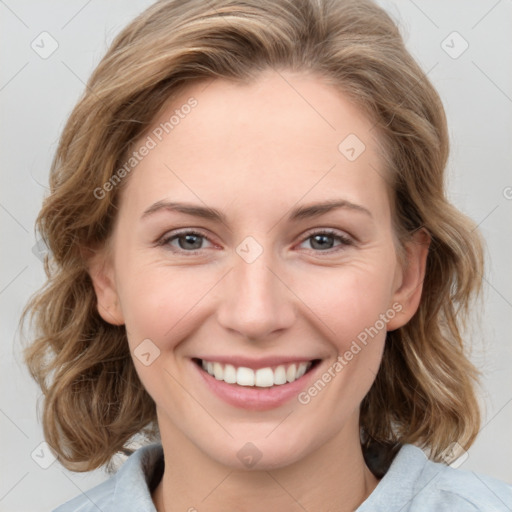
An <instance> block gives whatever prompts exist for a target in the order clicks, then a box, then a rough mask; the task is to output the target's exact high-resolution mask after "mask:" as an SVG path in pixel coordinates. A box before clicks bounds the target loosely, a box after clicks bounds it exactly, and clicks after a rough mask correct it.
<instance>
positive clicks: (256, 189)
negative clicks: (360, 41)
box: [123, 71, 388, 215]
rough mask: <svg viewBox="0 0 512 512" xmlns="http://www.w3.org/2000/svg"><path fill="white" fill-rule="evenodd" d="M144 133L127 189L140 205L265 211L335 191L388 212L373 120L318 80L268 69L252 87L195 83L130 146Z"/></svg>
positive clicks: (220, 82)
mask: <svg viewBox="0 0 512 512" xmlns="http://www.w3.org/2000/svg"><path fill="white" fill-rule="evenodd" d="M150 139H151V142H150V145H151V146H152V148H151V150H150V151H148V152H147V154H146V156H145V157H144V158H142V159H141V161H140V163H138V164H137V166H136V168H135V170H134V172H132V174H131V176H130V183H129V184H128V187H127V190H125V191H123V194H126V195H127V196H128V197H129V201H130V204H131V205H132V206H134V207H135V208H137V209H138V210H141V209H144V208H145V207H147V205H148V202H151V201H158V200H161V199H163V198H165V197H167V198H169V197H171V196H172V197H173V198H176V199H180V200H187V201H189V200H195V201H196V202H197V200H198V198H200V199H201V201H203V202H205V203H208V204H209V203H211V204H209V205H210V206H215V207H220V208H222V207H223V206H225V205H227V204H232V203H236V204H240V205H243V204H244V202H245V203H246V204H251V205H252V206H253V207H258V208H259V211H260V212H263V210H265V209H268V208H269V207H270V204H272V205H281V206H282V207H287V205H288V204H289V203H296V202H297V201H299V200H300V199H301V198H302V197H303V198H304V201H307V202H311V201H314V200H316V199H325V198H326V196H330V197H337V196H339V195H341V196H343V198H344V199H346V200H349V201H353V202H363V203H366V204H370V203H372V208H373V209H374V210H375V209H376V210H377V211H376V214H377V215H379V214H384V213H387V209H388V204H387V197H386V196H387V193H386V183H385V181H384V180H383V177H382V176H383V175H384V169H383V161H382V158H381V156H380V149H379V145H378V141H377V140H376V132H375V130H373V124H372V122H371V121H370V120H369V119H368V118H367V117H366V116H365V115H364V114H363V113H362V111H361V110H360V109H359V108H358V107H357V106H356V105H355V104H354V103H353V102H352V101H351V100H350V98H348V97H346V96H344V95H343V94H342V93H341V92H340V91H339V90H337V89H335V88H334V87H333V86H330V85H328V84H327V83H326V82H324V81H323V80H322V79H321V78H319V77H318V76H311V75H307V74H299V73H291V72H276V71H267V72H265V73H262V74H261V75H260V76H259V77H258V78H257V79H255V80H254V81H251V82H250V83H244V84H241V83H235V82H232V81H227V80H222V79H215V80H212V81H210V82H201V83H194V84H191V85H190V86H188V87H186V88H185V89H183V90H182V91H181V92H180V93H179V94H178V95H177V96H175V97H173V99H172V101H170V102H168V104H167V105H166V106H165V107H164V108H163V109H162V110H161V111H160V113H159V114H158V116H157V117H156V118H155V120H154V122H153V124H152V126H151V127H150V129H149V130H148V131H147V132H146V134H145V135H144V136H143V137H141V138H140V140H139V141H137V143H136V144H135V145H134V147H135V148H138V147H141V145H144V144H146V143H148V141H149V140H150ZM269 198H272V199H273V201H272V202H271V201H269ZM379 209H380V210H382V211H380V212H379V211H378V210H379Z"/></svg>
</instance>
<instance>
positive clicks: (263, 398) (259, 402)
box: [191, 361, 319, 411]
mask: <svg viewBox="0 0 512 512" xmlns="http://www.w3.org/2000/svg"><path fill="white" fill-rule="evenodd" d="M191 363H192V365H193V366H194V367H195V369H196V371H197V372H199V374H200V376H201V378H202V379H204V382H205V383H206V385H207V386H208V387H209V388H210V390H211V391H212V392H213V393H214V394H215V395H217V396H218V397H219V398H221V399H222V400H224V401H225V402H227V403H228V404H230V405H233V406H235V407H239V408H241V409H247V410H250V411H267V410H270V409H275V408H276V407H279V406H280V405H283V404H284V403H286V402H288V401H289V400H290V399H292V398H293V397H296V396H298V394H299V393H300V392H301V391H302V390H303V389H304V388H305V387H306V385H307V383H308V382H309V380H310V379H311V378H312V376H313V375H314V374H315V373H316V370H317V369H318V367H319V364H317V365H316V366H315V367H314V368H312V369H311V370H309V371H308V372H306V373H305V374H304V375H303V376H302V377H300V378H299V379H297V380H295V381H293V382H288V383H287V384H281V385H279V386H272V387H269V388H257V387H249V386H239V385H238V384H228V383H227V382H224V381H223V380H217V379H216V378H215V377H212V376H211V375H210V374H209V373H208V372H205V371H204V370H203V369H201V368H200V367H199V366H198V365H197V364H196V363H195V362H194V361H191Z"/></svg>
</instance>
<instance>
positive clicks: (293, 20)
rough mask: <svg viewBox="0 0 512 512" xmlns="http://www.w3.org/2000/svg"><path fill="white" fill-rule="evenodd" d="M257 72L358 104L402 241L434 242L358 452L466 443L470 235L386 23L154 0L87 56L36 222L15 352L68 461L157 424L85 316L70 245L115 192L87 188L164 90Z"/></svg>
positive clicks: (337, 7)
mask: <svg viewBox="0 0 512 512" xmlns="http://www.w3.org/2000/svg"><path fill="white" fill-rule="evenodd" d="M268 68H272V69H276V70H282V69H289V70H294V71H302V72H312V73H315V74H317V75H318V76H322V77H324V78H326V79H327V80H329V82H330V83H331V84H333V85H335V86H336V87H338V88H339V90H341V91H343V92H344V93H345V94H346V95H348V96H349V97H351V98H352V100H353V101H355V102H356V104H357V105H359V107H360V109H361V111H362V112H364V113H365V115H367V116H368V117H369V118H370V119H371V120H373V122H374V123H375V125H376V127H377V129H378V131H379V137H380V140H381V142H382V143H383V146H384V147H385V148H386V162H387V166H388V167H389V169H388V170H389V172H390V175H391V176H392V184H391V185H392V187H391V188H392V199H393V201H392V203H393V217H394V225H395V230H396V233H397V235H398V237H397V238H398V240H399V241H400V245H401V246H402V247H403V244H404V242H405V241H407V240H408V239H409V237H410V235H411V233H412V232H414V231H415V230H418V229H420V228H424V229H426V230H427V231H428V232H429V233H430V235H431V237H432V244H431V247H430V251H429V255H428V259H427V270H426V277H425V280H424V283H423V294H422V299H421V304H420V306H419V310H418V311H417V313H416V314H415V316H414V317H413V318H412V319H411V321H410V322H409V323H408V324H407V325H405V326H404V327H402V328H400V329H398V330H396V331H393V332H389V333H388V335H387V340H386V344H385V349H384V354H383V360H382V364H381V367H380V370H379V372H378V375H377V377H376V380H375V383H374V384H373V387H372V388H371V390H370V391H369V393H368V395H367V396H366V397H365V398H364V400H363V402H362V404H361V415H360V423H361V428H362V433H363V436H362V445H363V451H364V453H365V456H366V457H367V460H370V459H372V458H373V454H374V451H375V450H374V448H375V447H378V448H379V449H380V453H381V454H384V456H383V458H382V459H381V462H382V461H384V463H383V465H381V469H379V468H378V467H377V466H378V465H374V466H375V467H374V472H375V473H376V474H379V473H380V474H382V473H383V472H384V471H385V468H386V467H387V466H388V465H389V462H390V460H391V459H392V457H393V456H394V454H395V453H396V450H397V449H398V447H399V446H400V445H401V444H402V443H414V444H417V445H420V446H422V447H424V448H427V449H428V450H429V451H430V456H431V458H432V459H434V460H440V459H442V453H443V451H444V450H445V449H446V448H447V447H448V446H449V445H450V444H451V443H452V442H454V441H457V442H458V443H459V444H460V445H461V446H463V447H465V448H468V447H469V445H470V444H471V443H472V442H473V439H474V437H475V436H476V433H477V431H478V428H479V423H480V416H479V408H478V404H477V400H476V397H475V392H474V387H475V383H476V379H477V377H478V372H477V370H476V369H475V368H474V366H473V365H472V364H471V363H470V361H469V360H468V358H467V355H466V354H465V348H464V346H463V340H462V332H463V328H464V325H465V322H466V319H467V313H468V311H469V308H470V305H471V302H472V299H473V297H474V296H475V295H476V294H477V292H478V291H479V289H480V286H481V275H482V265H483V257H482V242H481V239H480V237H479V235H478V232H477V231H476V230H475V226H474V225H473V224H472V223H471V222H470V221H469V220H468V219H467V218H466V217H464V216H463V215H462V214H461V213H460V212H459V211H457V210H456V209H455V208H454V207H453V206H452V205H451V204H450V203H449V202H448V201H447V198H446V196H445V191H444V169H445V165H446V161H447V156H448V135H447V125H446V119H445V114H444V110H443V107H442V104H441V101H440V98H439V96H438V94H437V93H436V91H435V89H434V88H433V86H432V85H431V84H430V82H429V80H428V79H427V77H426V75H425V73H424V72H423V71H422V70H421V69H420V67H419V66H418V65H417V63H416V62H415V61H414V60H413V58H412V57H411V56H410V54H409V53H408V52H407V50H406V48H405V46H404V43H403V41H402V38H401V36H400V33H399V31H398V28H397V26H396V24H395V23H394V22H393V20H392V19H391V18H390V17H389V15H388V14H386V12H385V11H383V10H382V9H381V8H380V7H378V6H376V5H375V4H373V3H372V2H371V1H369V0H368V1H366V0H365V1H362V0H272V1H264V2H262V1H261V0H243V1H242V0H209V1H208V2H204V1H199V0H179V1H178V0H169V1H159V2H157V3H155V4H154V5H152V6H151V7H150V8H148V9H147V10H146V11H144V12H143V13H142V14H141V15H140V16H138V17H137V18H136V19H135V20H134V21H133V22H132V23H130V24H129V25H128V26H127V27H126V28H125V29H124V30H123V31H122V32H121V33H120V34H119V35H118V36H117V38H116V39H115V40H114V42H113V43H112V45H111V46H110V48H109V50H108V51H107V53H106V55H105V57H104V58H103V59H102V61H101V62H100V63H99V65H98V66H97V68H96V70H95V71H94V73H93V75H92V76H91V78H90V80H89V82H88V84H87V88H86V90H85V92H84V95H83V97H82V98H81V99H80V101H79V102H78V104H77V105H76V107H75V108H74V110H73V112H72V113H71V115H70V117H69V120H68V121H67V124H66V126H65V128H64V131H63V133H62V137H61V139H60V143H59V146H58V149H57V152H56V155H55V158H54V161H53V164H52V168H51V173H50V188H51V194H50V196H49V197H48V198H46V200H45V201H44V204H43V207H42V210H41V212H40V214H39V216H38V219H37V227H38V230H39V232H40V234H41V236H42V238H43V240H44V241H45V242H46V244H47V245H48V247H49V249H50V251H51V255H52V256H51V258H50V259H48V260H47V261H46V263H45V269H46V272H47V277H48V280H47V283H46V285H45V286H44V287H43V288H42V289H41V290H40V291H39V292H38V293H37V294H36V295H35V296H34V297H33V298H32V299H31V301H30V303H29V304H28V305H27V308H26V310H25V312H24V315H23V319H22V320H23V321H24V322H25V323H26V321H27V317H30V318H31V319H32V323H33V327H34V328H35V331H34V332H35V339H33V340H32V341H31V342H30V344H29V345H28V346H27V347H26V348H25V352H24V354H25V358H26V363H27V365H28V368H29V369H30V372H31V374H32V375H33V377H34V378H35V379H36V381H37V382H38V383H39V385H40V386H41V388H42V391H43V394H44V407H43V416H42V423H43V428H44V434H45V437H46V439H47V441H48V443H49V444H50V446H51V447H52V448H53V450H54V451H55V452H56V454H58V456H59V458H60V461H61V462H62V464H63V465H64V466H66V467H67V468H69V469H72V470H75V471H86V470H91V469H94V468H97V467H100V466H102V465H104V464H106V463H108V462H109V461H110V460H111V458H112V457H113V456H114V454H116V453H117V452H121V451H123V450H125V449H126V447H127V443H128V442H129V440H130V439H131V438H132V437H133V436H134V435H135V434H137V433H140V432H146V433H147V434H148V436H149V437H150V438H153V439H156V438H157V437H158V427H157V423H156V413H155V404H154V402H153V400H152V399H151V397H150V396H149V395H148V393H147V392H146V391H145V389H144V387H143V386H142V384H141V382H140V380H139V378H138V375H137V373H136V371H135V367H134V364H133V362H132V360H131V357H130V353H129V348H128V343H127V338H126V332H125V329H124V327H123V326H121V327H119V326H114V325H110V324H108V323H106V322H105V321H103V320H102V319H101V317H100V316H99V314H98V312H97V304H96V297H95V293H94V290H93V286H92V282H91V279H90V277H89V274H88V271H87V266H86V257H85V251H86V250H87V249H91V248H92V249H94V248H98V247H101V246H103V245H104V244H105V243H106V242H107V241H108V240H109V235H110V233H111V228H112V225H113V220H114V218H115V215H116V205H117V203H118V197H119V193H120V192H121V187H114V188H113V189H112V190H111V191H110V192H109V193H108V194H107V197H105V198H104V199H102V200H98V199H97V198H96V197H95V195H94V194H93V191H94V190H95V189H97V188H98V187H102V185H103V184H104V183H105V182H107V181H109V180H110V179H111V177H112V176H113V174H114V173H115V172H116V170H118V169H119V167H120V166H121V165H122V164H123V162H124V161H125V159H126V154H127V152H128V151H129V149H130V147H131V145H132V144H133V142H134V141H135V140H136V139H137V138H138V137H140V136H141V135H142V134H143V133H144V131H145V130H147V129H148V128H149V127H150V126H151V122H152V120H153V119H154V118H155V116H156V114H157V113H158V112H159V111H160V109H161V108H162V107H163V105H164V104H165V103H166V102H168V100H169V98H172V96H173V94H174V93H176V92H178V91H180V90H181V89H182V88H183V87H186V86H187V85H188V84H190V83H192V82H194V81H198V80H205V79H214V78H217V77H222V78H226V79H232V80H238V81H244V82H248V81H251V80H252V79H254V78H255V77H256V76H257V74H258V73H259V72H261V71H263V70H265V69H268ZM127 179H129V178H126V179H125V181H126V180H127ZM374 462H375V461H374Z"/></svg>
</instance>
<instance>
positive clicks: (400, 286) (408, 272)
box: [387, 228, 431, 331]
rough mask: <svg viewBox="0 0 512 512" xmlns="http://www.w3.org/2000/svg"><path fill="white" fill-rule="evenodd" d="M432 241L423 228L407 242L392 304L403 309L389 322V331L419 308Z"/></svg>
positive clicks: (407, 319)
mask: <svg viewBox="0 0 512 512" xmlns="http://www.w3.org/2000/svg"><path fill="white" fill-rule="evenodd" d="M430 242H431V237H430V235H429V233H428V232H427V230H426V229H425V228H421V229H419V230H418V231H416V232H415V233H414V235H413V236H412V238H411V240H409V241H408V242H406V244H405V247H404V249H405V261H404V262H402V263H398V268H397V272H396V274H395V284H394V286H395V291H394V293H393V297H392V304H395V306H394V307H393V309H395V310H397V306H398V305H399V306H400V307H401V310H400V312H399V314H397V315H395V317H394V318H392V319H390V321H389V322H388V324H387V330H388V331H394V330H395V329H398V328H399V327H402V326H404V325H405V324H406V323H407V322H408V321H409V320H410V319H411V318H412V317H413V316H414V314H415V313H416V311H417V310H418V307H419V305H420V300H421V292H422V291H423V281H424V279H425V269H426V266H427V256H428V250H429V246H430Z"/></svg>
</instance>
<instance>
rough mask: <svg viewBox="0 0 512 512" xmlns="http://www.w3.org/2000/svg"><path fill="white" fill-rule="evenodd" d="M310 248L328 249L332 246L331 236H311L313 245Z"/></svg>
mask: <svg viewBox="0 0 512 512" xmlns="http://www.w3.org/2000/svg"><path fill="white" fill-rule="evenodd" d="M315 244H318V246H317V247H315ZM311 246H312V247H313V248H314V249H330V248H331V247H332V246H333V239H332V236H331V235H314V236H313V243H312V244H311Z"/></svg>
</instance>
